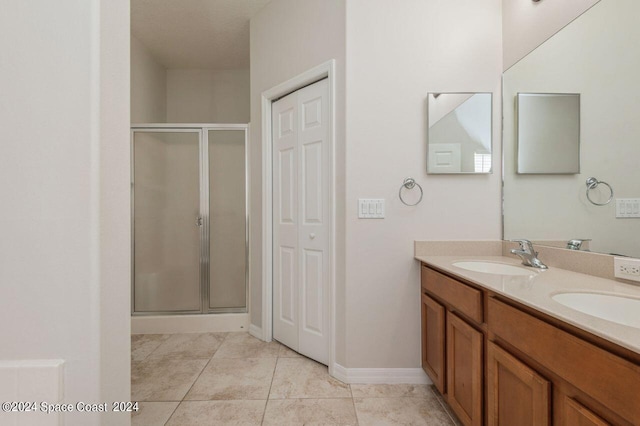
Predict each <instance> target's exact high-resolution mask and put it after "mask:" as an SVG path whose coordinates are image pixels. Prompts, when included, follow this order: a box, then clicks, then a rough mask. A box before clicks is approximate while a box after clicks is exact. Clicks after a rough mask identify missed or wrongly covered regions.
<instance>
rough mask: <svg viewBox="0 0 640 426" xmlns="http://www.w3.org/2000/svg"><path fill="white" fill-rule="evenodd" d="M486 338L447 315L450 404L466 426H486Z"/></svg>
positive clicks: (452, 316)
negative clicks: (484, 372)
mask: <svg viewBox="0 0 640 426" xmlns="http://www.w3.org/2000/svg"><path fill="white" fill-rule="evenodd" d="M483 340H484V336H483V334H482V333H481V332H479V331H477V330H476V329H474V328H473V327H471V326H470V325H469V324H467V323H466V322H465V321H464V320H462V319H460V317H458V316H457V315H456V314H454V313H451V312H450V311H448V312H447V345H446V346H447V402H449V405H450V406H451V408H452V409H453V411H454V412H455V413H456V414H457V415H458V418H459V419H460V421H461V422H462V423H463V424H465V425H481V424H482V393H483V392H482V378H483V375H484V374H483V368H482V346H483Z"/></svg>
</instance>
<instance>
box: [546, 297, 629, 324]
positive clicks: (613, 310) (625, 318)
mask: <svg viewBox="0 0 640 426" xmlns="http://www.w3.org/2000/svg"><path fill="white" fill-rule="evenodd" d="M551 297H552V299H553V300H555V301H556V302H558V303H561V304H563V305H565V306H566V307H568V308H571V309H575V310H576V311H580V312H582V313H584V314H587V315H591V316H594V317H598V318H602V319H605V320H607V321H612V322H615V323H618V324H623V325H628V326H631V327H636V328H640V299H635V298H632V297H624V296H614V295H611V294H601V293H559V294H556V295H554V296H551Z"/></svg>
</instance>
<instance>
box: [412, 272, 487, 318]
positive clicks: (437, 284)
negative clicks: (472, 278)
mask: <svg viewBox="0 0 640 426" xmlns="http://www.w3.org/2000/svg"><path fill="white" fill-rule="evenodd" d="M422 288H423V289H424V290H426V291H428V292H430V293H431V294H433V295H435V296H436V297H438V298H439V299H440V300H442V301H444V302H446V303H447V304H449V305H451V306H452V307H454V308H455V310H457V311H458V312H460V313H462V314H464V315H465V316H467V317H468V318H470V319H472V320H474V321H477V322H478V323H482V320H483V315H482V292H481V291H480V290H477V289H475V288H473V287H470V286H468V285H466V284H462V283H461V282H459V281H456V280H454V279H452V278H449V277H447V276H446V275H443V274H441V273H439V272H436V271H434V270H433V269H429V268H427V267H426V266H422Z"/></svg>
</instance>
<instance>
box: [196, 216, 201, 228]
mask: <svg viewBox="0 0 640 426" xmlns="http://www.w3.org/2000/svg"><path fill="white" fill-rule="evenodd" d="M196 226H202V216H197V217H196Z"/></svg>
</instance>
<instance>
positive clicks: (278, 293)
mask: <svg viewBox="0 0 640 426" xmlns="http://www.w3.org/2000/svg"><path fill="white" fill-rule="evenodd" d="M295 95H296V94H295V93H294V94H292V95H289V96H287V97H285V98H283V99H280V100H279V101H277V102H274V103H273V107H272V127H271V128H272V132H273V136H272V140H273V156H272V158H273V168H272V170H273V337H274V339H276V340H277V341H279V342H281V343H283V344H285V345H287V346H289V347H290V348H292V349H294V350H297V348H298V342H299V339H298V324H299V319H298V297H299V293H298V269H299V268H298V151H299V149H298V125H297V123H298V111H297V107H296V101H297V96H295Z"/></svg>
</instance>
